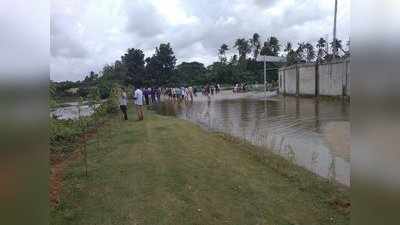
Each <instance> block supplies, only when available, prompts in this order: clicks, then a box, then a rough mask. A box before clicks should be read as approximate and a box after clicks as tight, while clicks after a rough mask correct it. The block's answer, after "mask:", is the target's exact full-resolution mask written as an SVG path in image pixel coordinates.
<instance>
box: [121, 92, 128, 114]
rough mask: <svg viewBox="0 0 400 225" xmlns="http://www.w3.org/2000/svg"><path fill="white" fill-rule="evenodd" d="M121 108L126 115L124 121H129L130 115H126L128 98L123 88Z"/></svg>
mask: <svg viewBox="0 0 400 225" xmlns="http://www.w3.org/2000/svg"><path fill="white" fill-rule="evenodd" d="M119 108H120V109H121V111H122V113H123V114H124V119H125V120H128V115H127V113H126V110H127V109H128V96H127V95H126V92H125V89H124V88H122V90H121V95H120V96H119Z"/></svg>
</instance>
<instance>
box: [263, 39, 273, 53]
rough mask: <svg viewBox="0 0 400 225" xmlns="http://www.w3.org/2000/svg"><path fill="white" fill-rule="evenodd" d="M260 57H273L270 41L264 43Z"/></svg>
mask: <svg viewBox="0 0 400 225" xmlns="http://www.w3.org/2000/svg"><path fill="white" fill-rule="evenodd" d="M260 55H273V52H272V49H271V46H270V44H269V42H268V41H264V45H263V47H262V48H261V51H260Z"/></svg>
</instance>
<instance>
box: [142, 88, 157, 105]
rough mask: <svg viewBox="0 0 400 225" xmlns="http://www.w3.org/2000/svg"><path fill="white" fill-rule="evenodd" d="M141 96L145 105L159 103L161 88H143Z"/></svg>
mask: <svg viewBox="0 0 400 225" xmlns="http://www.w3.org/2000/svg"><path fill="white" fill-rule="evenodd" d="M143 95H144V99H145V103H146V105H150V104H153V103H157V102H159V101H160V97H161V88H157V87H154V88H144V89H143Z"/></svg>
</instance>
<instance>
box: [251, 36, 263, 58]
mask: <svg viewBox="0 0 400 225" xmlns="http://www.w3.org/2000/svg"><path fill="white" fill-rule="evenodd" d="M250 43H251V47H252V49H253V57H254V60H257V57H258V55H259V54H260V48H261V43H260V35H259V34H258V33H254V34H253V38H252V39H251V40H250Z"/></svg>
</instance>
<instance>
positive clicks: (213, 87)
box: [202, 84, 221, 96]
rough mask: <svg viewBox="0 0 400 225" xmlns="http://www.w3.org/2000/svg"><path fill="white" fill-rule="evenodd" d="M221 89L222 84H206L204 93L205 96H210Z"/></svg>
mask: <svg viewBox="0 0 400 225" xmlns="http://www.w3.org/2000/svg"><path fill="white" fill-rule="evenodd" d="M220 91H221V85H220V84H215V85H209V84H206V85H205V86H204V87H203V91H202V93H203V95H204V96H209V95H214V93H215V94H218V93H219V92H220Z"/></svg>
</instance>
